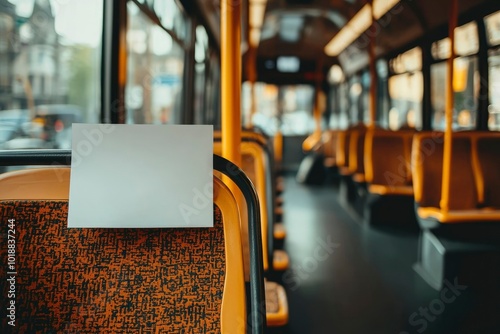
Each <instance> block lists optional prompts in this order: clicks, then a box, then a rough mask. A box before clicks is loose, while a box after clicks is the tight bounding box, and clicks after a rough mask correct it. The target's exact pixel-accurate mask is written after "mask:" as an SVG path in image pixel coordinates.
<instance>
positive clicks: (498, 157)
mask: <svg viewBox="0 0 500 334" xmlns="http://www.w3.org/2000/svg"><path fill="white" fill-rule="evenodd" d="M476 149H477V151H476V152H477V159H478V163H479V173H480V177H481V180H482V182H480V187H481V188H479V189H478V191H479V197H480V202H481V206H485V207H492V208H497V209H498V208H500V133H494V132H492V133H481V134H478V136H477V139H476Z"/></svg>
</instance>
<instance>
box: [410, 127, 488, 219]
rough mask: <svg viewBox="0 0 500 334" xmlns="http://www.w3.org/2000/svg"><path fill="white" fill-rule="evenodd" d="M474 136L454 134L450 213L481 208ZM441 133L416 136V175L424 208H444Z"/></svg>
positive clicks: (414, 167)
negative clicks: (474, 153)
mask: <svg viewBox="0 0 500 334" xmlns="http://www.w3.org/2000/svg"><path fill="white" fill-rule="evenodd" d="M473 136H474V134H473V133H472V132H458V133H454V134H453V137H452V138H453V140H452V161H451V166H452V172H451V175H450V184H449V187H450V199H449V204H448V206H449V209H450V210H467V209H474V208H477V206H478V196H477V181H476V177H477V175H476V171H475V167H474V164H473V159H472V139H471V138H472V137H473ZM443 138H444V135H443V133H440V132H421V133H418V134H416V135H415V136H414V139H413V147H412V174H413V185H414V191H415V201H416V202H417V203H418V204H419V205H420V206H422V207H436V208H439V207H440V200H441V187H442V174H443V142H444V139H443Z"/></svg>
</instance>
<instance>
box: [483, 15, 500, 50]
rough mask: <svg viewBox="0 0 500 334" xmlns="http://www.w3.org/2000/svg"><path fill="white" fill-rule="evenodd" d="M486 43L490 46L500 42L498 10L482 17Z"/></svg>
mask: <svg viewBox="0 0 500 334" xmlns="http://www.w3.org/2000/svg"><path fill="white" fill-rule="evenodd" d="M484 23H485V25H486V32H487V37H488V43H489V45H490V46H496V45H499V44H500V11H498V12H496V13H494V14H491V15H489V16H486V17H485V19H484Z"/></svg>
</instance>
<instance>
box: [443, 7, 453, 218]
mask: <svg viewBox="0 0 500 334" xmlns="http://www.w3.org/2000/svg"><path fill="white" fill-rule="evenodd" d="M450 1H451V8H450V25H449V37H450V49H451V50H450V58H449V59H448V73H447V81H446V110H445V117H446V129H445V132H444V149H443V183H442V186H441V201H440V202H439V205H440V207H441V210H442V211H444V212H448V211H449V209H450V208H449V202H450V179H451V155H452V139H453V138H452V136H453V134H452V123H453V104H454V91H453V76H454V73H453V70H454V61H455V28H456V27H457V21H458V1H457V0H450Z"/></svg>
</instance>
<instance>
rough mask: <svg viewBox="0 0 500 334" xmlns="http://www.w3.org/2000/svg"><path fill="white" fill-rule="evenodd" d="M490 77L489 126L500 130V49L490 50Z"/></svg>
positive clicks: (491, 128) (494, 129)
mask: <svg viewBox="0 0 500 334" xmlns="http://www.w3.org/2000/svg"><path fill="white" fill-rule="evenodd" d="M489 79H490V82H489V96H490V105H489V107H488V113H489V117H488V127H489V129H490V130H493V131H500V50H496V51H493V50H490V54H489Z"/></svg>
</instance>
